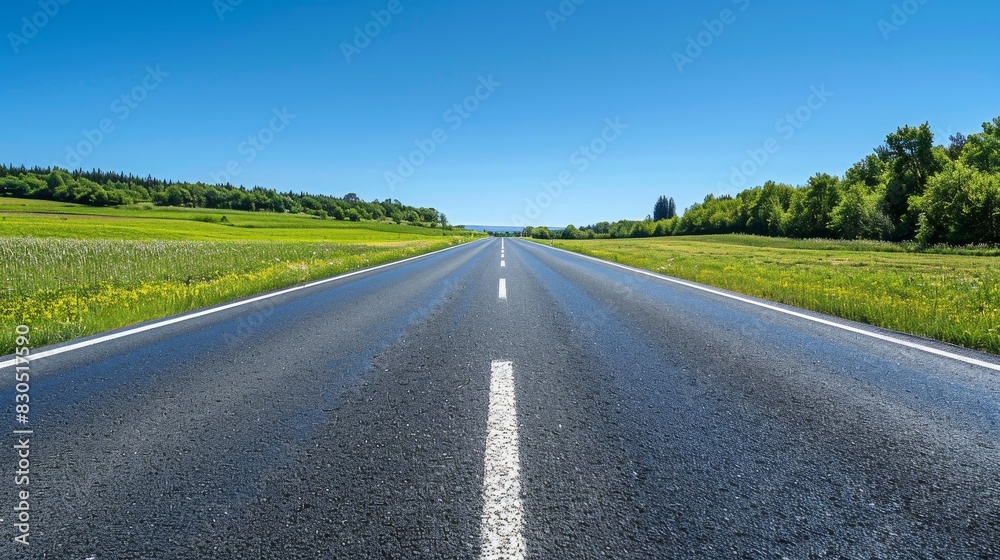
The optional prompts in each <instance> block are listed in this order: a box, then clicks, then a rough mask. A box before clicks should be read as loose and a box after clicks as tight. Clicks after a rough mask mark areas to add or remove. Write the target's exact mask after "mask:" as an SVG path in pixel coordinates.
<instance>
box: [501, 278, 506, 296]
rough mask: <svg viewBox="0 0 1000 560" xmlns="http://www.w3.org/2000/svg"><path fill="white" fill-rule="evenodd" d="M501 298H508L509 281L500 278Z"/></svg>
mask: <svg viewBox="0 0 1000 560" xmlns="http://www.w3.org/2000/svg"><path fill="white" fill-rule="evenodd" d="M500 299H507V281H506V280H504V279H503V278H501V279H500Z"/></svg>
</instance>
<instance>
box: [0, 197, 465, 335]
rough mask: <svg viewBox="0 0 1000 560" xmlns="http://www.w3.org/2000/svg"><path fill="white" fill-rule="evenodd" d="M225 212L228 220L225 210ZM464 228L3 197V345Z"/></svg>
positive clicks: (331, 268)
mask: <svg viewBox="0 0 1000 560" xmlns="http://www.w3.org/2000/svg"><path fill="white" fill-rule="evenodd" d="M223 215H225V216H226V222H228V224H227V223H226V222H222V221H221V216H223ZM477 237H480V235H479V234H473V233H471V232H465V231H462V230H444V229H441V228H422V227H413V226H398V225H394V224H384V223H371V222H361V223H352V222H341V221H336V220H321V219H319V218H314V217H312V216H294V215H282V214H267V213H252V212H238V211H225V212H219V211H208V210H197V209H195V210H192V209H179V208H156V209H152V210H146V209H141V208H92V207H86V206H80V205H74V204H64V203H58V202H49V201H35V200H17V199H7V198H0V276H2V277H3V278H4V281H5V283H4V286H5V288H4V291H3V292H2V293H0V354H8V353H11V352H12V351H13V342H14V327H15V326H17V325H19V324H27V325H29V326H31V329H32V330H31V345H32V346H33V347H36V348H37V347H40V346H44V345H48V344H53V343H56V342H62V341H65V340H70V339H73V338H77V337H81V336H87V335H90V334H95V333H99V332H103V331H107V330H111V329H116V328H120V327H124V326H127V325H130V324H134V323H137V322H142V321H147V320H151V319H157V318H162V317H166V316H169V315H174V314H177V313H182V312H185V311H190V310H193V309H198V308H202V307H207V306H210V305H214V304H217V303H221V302H225V301H229V300H233V299H237V298H240V297H246V296H251V295H255V294H259V293H261V292H265V291H268V290H273V289H277V288H282V287H286V286H290V285H295V284H299V283H302V282H306V281H309V280H315V279H319V278H325V277H329V276H333V275H336V274H341V273H344V272H348V271H351V270H357V269H360V268H365V267H369V266H374V265H376V264H381V263H385V262H390V261H394V260H399V259H402V258H406V257H410V256H415V255H419V254H422V253H426V252H429V251H434V250H437V249H442V248H445V247H449V246H452V245H456V244H459V243H463V242H466V241H470V240H472V239H475V238H477Z"/></svg>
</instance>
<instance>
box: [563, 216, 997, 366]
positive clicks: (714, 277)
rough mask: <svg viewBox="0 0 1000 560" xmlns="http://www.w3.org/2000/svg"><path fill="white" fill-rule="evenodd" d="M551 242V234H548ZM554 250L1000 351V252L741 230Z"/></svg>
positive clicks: (574, 244) (567, 243)
mask: <svg viewBox="0 0 1000 560" xmlns="http://www.w3.org/2000/svg"><path fill="white" fill-rule="evenodd" d="M546 243H547V241H546ZM555 246H556V247H561V248H563V249H569V250H571V251H576V252H579V253H583V254H586V255H591V256H594V257H598V258H601V259H605V260H609V261H615V262H619V263H622V264H627V265H630V266H635V267H638V268H644V269H646V270H651V271H654V272H659V273H661V274H666V275H668V276H673V277H676V278H683V279H687V280H694V281H696V282H700V283H703V284H708V285H710V286H716V287H720V288H725V289H727V290H732V291H734V292H739V293H742V294H747V295H751V296H756V297H760V298H764V299H768V300H771V301H777V302H780V303H785V304H788V305H793V306H796V307H802V308H805V309H811V310H814V311H819V312H822V313H828V314H830V315H836V316H838V317H843V318H846V319H852V320H855V321H860V322H864V323H868V324H871V325H876V326H879V327H884V328H888V329H893V330H897V331H902V332H906V333H911V334H915V335H920V336H924V337H929V338H935V339H938V340H943V341H945V342H950V343H952V344H957V345H961V346H965V347H967V348H974V349H977V350H984V351H987V352H992V353H994V354H1000V257H997V256H989V255H990V254H996V251H990V250H984V251H982V252H983V253H986V254H981V255H976V254H972V253H975V252H976V251H970V250H963V249H957V250H956V253H958V254H944V251H943V250H942V249H941V248H937V249H936V252H931V253H915V252H912V251H906V250H904V247H902V246H897V245H893V244H888V243H875V242H865V241H829V240H791V239H771V238H765V237H754V236H742V235H718V236H714V235H713V236H697V237H660V238H652V239H599V240H582V241H564V240H556V242H555Z"/></svg>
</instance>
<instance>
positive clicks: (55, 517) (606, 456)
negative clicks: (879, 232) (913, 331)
mask: <svg viewBox="0 0 1000 560" xmlns="http://www.w3.org/2000/svg"><path fill="white" fill-rule="evenodd" d="M501 245H503V248H501ZM760 303H761V302H759V301H757V300H752V299H750V298H742V299H737V298H733V297H732V296H731V295H730V294H728V293H725V292H721V291H706V290H705V289H702V288H701V287H698V286H688V285H683V284H679V283H676V282H671V281H669V280H664V279H661V278H655V277H653V275H650V274H643V273H639V272H636V271H631V270H627V269H625V268H623V267H618V266H615V265H612V264H607V263H601V262H597V261H595V260H592V259H587V258H583V257H580V256H577V255H573V254H570V253H566V252H564V251H560V250H558V249H554V248H550V247H548V246H540V245H535V244H531V243H529V242H526V241H520V240H509V239H508V240H506V241H503V242H502V241H501V240H500V239H490V240H485V241H480V242H476V243H472V244H469V245H463V246H460V247H456V248H452V249H449V250H446V251H443V252H439V253H435V254H431V255H428V256H424V257H420V258H416V259H412V260H409V261H407V262H404V263H401V264H396V265H391V266H385V267H381V268H379V269H377V270H373V271H367V272H363V273H359V274H354V275H351V276H349V277H346V278H340V279H335V280H332V281H329V282H326V283H323V284H320V285H315V286H311V287H307V288H304V289H299V290H295V291H291V292H288V293H283V294H280V295H277V296H274V297H269V298H265V299H261V300H259V301H255V302H253V303H248V304H245V305H239V306H235V307H230V308H222V309H221V310H218V311H214V312H211V313H207V314H202V315H200V316H195V317H193V318H190V319H186V320H182V321H178V322H174V323H171V324H167V325H160V324H159V323H152V324H150V325H148V326H152V328H148V329H147V330H143V331H141V332H132V331H131V330H128V329H126V330H125V331H124V332H125V334H126V335H125V336H121V337H118V338H115V339H113V340H105V341H100V339H99V337H94V338H92V339H89V341H90V342H93V341H94V339H98V342H97V343H93V344H91V343H90V342H88V341H83V344H76V345H75V346H72V347H68V346H65V345H64V346H63V347H62V348H72V349H70V350H68V351H64V352H61V353H58V352H59V347H56V349H55V351H56V352H57V353H51V354H50V355H44V354H40V353H43V352H47V351H51V350H53V349H36V350H34V352H35V353H36V355H39V354H40V355H42V356H44V357H38V358H36V359H34V360H32V362H31V363H30V376H31V380H30V398H31V407H30V419H29V423H28V424H27V425H25V426H22V425H18V424H17V423H16V422H15V418H16V416H15V408H14V402H15V401H14V400H15V391H16V388H15V384H14V368H13V367H11V366H10V364H9V363H7V362H9V361H10V360H9V359H10V357H9V356H8V357H7V358H4V359H3V361H4V367H3V368H2V369H0V375H2V383H0V398H2V399H3V403H4V410H5V411H6V419H5V423H6V425H7V426H8V429H7V430H6V433H5V434H3V435H2V436H0V437H4V438H6V442H5V444H4V445H3V447H4V448H5V449H6V451H5V452H2V453H0V468H2V469H3V479H4V480H5V481H6V483H5V484H4V485H3V488H4V490H3V491H2V492H0V518H2V519H3V520H4V521H3V522H2V523H0V525H2V526H3V528H4V529H3V531H4V533H5V538H4V539H3V541H4V542H3V543H2V545H0V557H2V558H58V559H79V560H84V559H127V558H164V559H183V558H387V557H393V558H602V557H607V558H711V559H718V558H795V559H798V558H802V559H809V558H865V559H868V558H942V559H944V558H947V559H961V558H983V559H985V558H994V559H995V558H1000V369H998V367H997V366H996V365H993V366H992V368H991V367H990V364H996V363H998V362H1000V360H998V359H997V358H996V357H992V356H986V355H982V354H977V353H975V352H970V351H965V350H961V349H956V348H953V347H949V346H947V345H943V344H938V343H934V342H928V341H925V340H922V339H917V338H912V337H907V336H905V335H899V334H895V333H889V332H887V331H879V330H877V329H872V328H869V327H865V326H861V325H857V324H851V323H848V322H846V321H841V320H836V319H832V318H829V317H823V316H820V315H817V314H813V313H808V312H802V311H794V310H789V309H788V308H784V307H782V306H776V305H771V306H768V305H766V304H765V305H760ZM789 311H792V312H791V313H789ZM838 325H844V326H847V327H848V328H847V329H845V328H840V327H839V326H838ZM851 329H854V330H851ZM872 335H874V336H872ZM880 337H881V338H880ZM15 429H30V430H32V432H31V434H29V435H15V434H14V433H13V430H15ZM25 438H27V439H28V440H29V441H28V442H23V439H25ZM17 446H20V450H19V449H18V447H17ZM25 448H30V458H29V459H28V461H29V462H30V469H29V470H30V474H29V475H28V476H29V477H30V485H27V486H24V485H22V486H17V485H15V484H14V481H15V471H17V470H18V468H19V465H18V461H19V458H18V453H19V452H20V451H26V449H25ZM22 466H23V465H22ZM22 490H29V491H30V492H29V500H26V501H27V502H29V506H30V514H29V517H30V521H29V527H28V529H29V536H28V539H30V544H29V545H27V546H25V545H23V544H20V543H16V542H14V541H13V539H14V538H15V537H16V536H18V535H19V534H21V533H20V531H19V529H18V528H17V527H16V526H15V523H16V520H17V516H18V515H20V513H23V512H20V513H19V512H17V511H15V510H14V508H15V507H17V506H18V504H19V503H20V500H19V495H18V492H19V491H22Z"/></svg>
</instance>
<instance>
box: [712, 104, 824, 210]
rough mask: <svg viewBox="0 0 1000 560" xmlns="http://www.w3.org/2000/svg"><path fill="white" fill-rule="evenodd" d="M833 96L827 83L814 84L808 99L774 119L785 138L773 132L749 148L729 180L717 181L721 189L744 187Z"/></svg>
mask: <svg viewBox="0 0 1000 560" xmlns="http://www.w3.org/2000/svg"><path fill="white" fill-rule="evenodd" d="M831 97H833V92H832V91H828V90H827V89H826V85H825V84H824V85H821V86H819V87H816V86H813V87H812V88H810V94H809V97H808V98H807V99H806V102H805V103H803V104H802V105H799V106H798V108H796V109H795V110H794V111H791V112H789V113H786V114H785V116H783V117H781V118H780V119H778V122H776V123H774V129H775V131H777V132H778V133H779V134H780V135H781V137H780V138H781V139H780V140H779V139H778V138H775V137H773V136H772V137H770V138H768V139H767V140H765V141H764V143H763V144H762V145H761V147H759V148H750V149H748V150H747V152H746V153H747V159H745V160H743V163H741V164H740V165H739V166H735V165H734V166H733V167H732V173H731V174H730V176H729V183H728V184H727V183H723V182H721V181H720V182H719V183H718V184H717V185H716V186H717V187H718V188H719V189H720V191H719V192H720V193H722V194H727V193H730V192H733V191H739V190H741V189H743V187H744V186H746V184H747V182H748V181H749V180H750V178H751V177H753V176H754V175H756V174H757V172H758V171H760V169H761V168H762V167H764V166H765V165H767V162H768V161H770V159H771V156H773V155H774V154H776V153H778V151H779V150H781V142H787V141H788V140H791V139H792V138H793V137H794V136H795V134H796V133H797V132H798V130H799V129H801V128H802V127H803V126H804V125H805V123H807V122H808V121H809V120H810V119H812V118H813V116H814V115H815V114H816V113H817V112H818V111H819V110H820V109H822V108H823V107H824V106H825V105H826V103H827V102H828V101H829V100H830V98H831Z"/></svg>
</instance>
